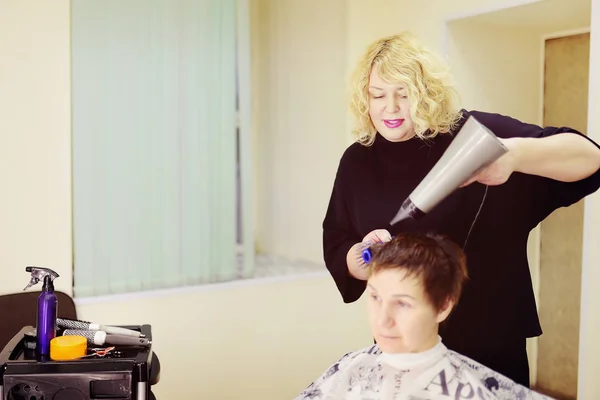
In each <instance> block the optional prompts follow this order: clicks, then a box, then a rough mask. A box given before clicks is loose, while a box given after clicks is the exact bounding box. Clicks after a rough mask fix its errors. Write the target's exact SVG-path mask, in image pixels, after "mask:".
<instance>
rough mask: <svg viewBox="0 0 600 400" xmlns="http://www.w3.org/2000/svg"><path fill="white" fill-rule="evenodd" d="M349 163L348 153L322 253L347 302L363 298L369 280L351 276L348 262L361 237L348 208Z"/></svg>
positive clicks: (327, 216) (331, 202)
mask: <svg viewBox="0 0 600 400" xmlns="http://www.w3.org/2000/svg"><path fill="white" fill-rule="evenodd" d="M348 164H349V162H348V153H346V154H344V156H343V157H342V160H341V161H340V165H339V167H338V171H337V173H336V177H335V181H334V184H333V190H332V193H331V198H330V200H329V205H328V207H327V212H326V214H325V219H324V220H323V256H324V259H325V265H326V266H327V269H328V270H329V272H330V274H331V276H332V277H333V280H334V281H335V284H336V286H337V288H338V290H339V291H340V294H341V295H342V299H343V300H344V302H345V303H352V302H354V301H356V300H358V299H359V298H360V296H361V295H362V293H363V292H364V290H365V288H366V283H365V282H364V281H361V280H359V279H356V278H354V277H353V276H352V275H350V272H349V271H348V264H347V263H346V255H347V254H348V251H349V250H350V248H351V247H352V246H353V245H354V244H356V243H359V242H360V241H361V240H362V237H361V236H360V235H359V234H358V233H357V232H356V230H355V229H354V227H353V224H352V216H351V214H350V212H349V211H348V201H349V197H348V190H347V186H346V185H348V184H349V182H351V181H349V180H347V179H346V178H345V177H346V175H347V168H348Z"/></svg>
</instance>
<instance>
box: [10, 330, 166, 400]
mask: <svg viewBox="0 0 600 400" xmlns="http://www.w3.org/2000/svg"><path fill="white" fill-rule="evenodd" d="M123 328H128V329H134V330H137V331H140V332H142V333H143V334H144V335H145V336H146V338H148V339H149V340H150V341H152V329H151V326H150V325H134V326H123ZM33 329H34V328H33V327H32V326H26V327H24V328H23V329H21V331H20V332H19V333H17V334H16V335H15V336H14V337H13V339H11V341H10V342H9V343H8V344H7V345H6V346H5V347H4V349H3V350H2V352H1V353H0V400H88V399H89V400H93V399H115V400H116V399H118V400H152V399H154V398H155V397H154V395H153V394H152V390H151V387H152V386H153V385H155V384H156V383H158V380H159V376H160V363H159V361H158V358H157V357H156V355H155V354H154V352H153V351H152V346H150V347H142V346H141V347H138V346H118V347H117V349H116V350H117V351H116V352H114V353H113V354H110V353H109V355H108V356H106V357H98V356H94V357H91V358H83V359H79V360H69V361H51V360H40V359H37V358H36V356H35V353H34V350H29V349H28V348H27V347H28V346H27V345H26V334H27V333H28V332H31V331H32V330H33Z"/></svg>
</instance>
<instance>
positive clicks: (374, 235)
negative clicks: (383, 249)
mask: <svg viewBox="0 0 600 400" xmlns="http://www.w3.org/2000/svg"><path fill="white" fill-rule="evenodd" d="M390 240H392V235H391V234H390V232H388V231H387V230H386V229H375V230H374V231H371V232H369V233H367V235H366V236H365V237H364V238H363V240H362V242H363V243H369V244H372V243H385V242H389V241H390Z"/></svg>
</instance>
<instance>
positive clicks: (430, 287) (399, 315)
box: [296, 234, 548, 400]
mask: <svg viewBox="0 0 600 400" xmlns="http://www.w3.org/2000/svg"><path fill="white" fill-rule="evenodd" d="M371 251H372V259H371V261H370V263H369V265H368V268H369V278H368V281H367V293H368V296H369V298H368V300H367V303H368V314H369V320H370V324H371V330H372V332H373V336H374V338H375V341H376V343H377V344H375V345H373V346H370V347H367V348H364V349H362V350H359V351H355V352H352V353H348V354H346V355H345V356H343V357H342V358H341V359H339V360H338V361H337V362H336V363H335V364H333V365H332V366H331V367H330V368H329V369H328V370H327V371H326V372H325V373H324V374H323V375H322V376H321V377H320V378H319V379H317V380H316V381H315V382H313V383H312V384H311V385H310V386H308V387H307V388H306V389H305V390H304V391H303V392H302V393H301V394H300V395H299V396H298V397H297V398H296V400H301V399H307V400H308V399H310V400H320V399H322V400H325V399H327V400H334V399H348V400H350V399H365V400H366V399H368V400H375V399H382V400H383V399H390V400H398V399H413V400H425V399H511V400H513V399H547V398H548V397H545V396H542V395H540V394H538V393H536V392H533V391H531V390H529V389H528V388H525V387H523V386H520V385H518V384H516V383H515V382H513V381H511V380H510V379H508V378H506V377H504V376H502V375H500V374H498V373H496V372H494V371H492V370H490V369H489V368H487V367H485V366H483V365H481V364H479V363H477V362H475V361H473V360H471V359H469V358H467V357H464V356H462V355H460V354H458V353H456V352H454V351H451V350H449V349H447V348H446V347H445V346H444V344H443V343H442V341H441V338H440V337H439V336H438V327H439V325H440V324H441V323H443V322H444V321H445V320H446V319H447V318H449V316H450V313H451V311H452V309H453V308H454V306H455V305H456V302H457V301H458V299H459V297H460V294H461V290H462V287H463V283H464V282H465V280H466V279H467V268H466V260H465V255H464V253H463V252H462V250H461V249H460V248H459V247H458V246H457V245H455V244H454V243H452V242H450V241H449V240H448V239H446V238H445V237H443V236H440V235H434V234H429V235H408V234H405V235H399V236H396V237H394V238H393V239H392V240H391V241H389V242H387V243H384V244H377V245H375V246H373V247H372V248H371ZM481 340H485V338H482V339H481Z"/></svg>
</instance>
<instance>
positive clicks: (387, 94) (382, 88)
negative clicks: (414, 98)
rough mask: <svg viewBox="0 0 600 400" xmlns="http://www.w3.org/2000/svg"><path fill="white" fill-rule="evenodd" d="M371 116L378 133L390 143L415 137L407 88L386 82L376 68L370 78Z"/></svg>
mask: <svg viewBox="0 0 600 400" xmlns="http://www.w3.org/2000/svg"><path fill="white" fill-rule="evenodd" d="M369 116H370V117H371V121H373V125H374V126H375V129H377V132H379V133H380V134H381V135H382V136H383V137H384V138H386V139H387V140H389V141H390V142H402V141H404V140H408V139H410V138H412V137H413V136H414V135H415V129H414V126H413V122H412V119H411V117H410V106H409V103H408V93H407V91H406V88H405V87H404V86H403V85H391V84H389V83H387V82H385V81H384V80H383V79H381V78H380V77H379V75H378V73H377V69H376V68H372V70H371V75H370V77H369Z"/></svg>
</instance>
